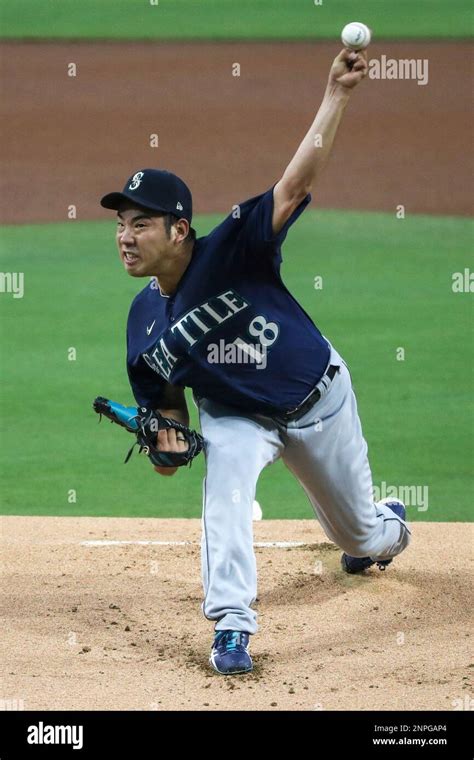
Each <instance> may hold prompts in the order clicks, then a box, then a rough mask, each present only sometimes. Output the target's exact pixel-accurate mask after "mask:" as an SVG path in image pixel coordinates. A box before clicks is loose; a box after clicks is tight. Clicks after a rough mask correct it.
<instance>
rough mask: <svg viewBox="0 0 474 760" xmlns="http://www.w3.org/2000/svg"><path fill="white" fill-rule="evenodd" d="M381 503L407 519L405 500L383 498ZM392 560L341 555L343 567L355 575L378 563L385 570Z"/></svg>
mask: <svg viewBox="0 0 474 760" xmlns="http://www.w3.org/2000/svg"><path fill="white" fill-rule="evenodd" d="M379 503H380V504H385V506H386V507H388V508H389V509H391V510H392V512H394V513H395V514H396V515H397V517H400V519H402V520H404V519H405V515H406V509H405V505H404V503H403V501H400V499H393V498H392V499H390V498H387V499H381V500H380V502H379ZM392 561H393V560H391V559H372V558H371V557H351V556H350V555H349V554H346V553H345V552H344V554H343V555H342V557H341V567H342V569H343V570H344V571H345V572H346V573H349V574H350V575H353V574H355V573H363V572H364V570H367V568H369V567H372V565H377V567H378V569H379V570H385V568H386V567H387V566H388V565H390V563H391V562H392Z"/></svg>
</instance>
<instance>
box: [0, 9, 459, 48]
mask: <svg viewBox="0 0 474 760" xmlns="http://www.w3.org/2000/svg"><path fill="white" fill-rule="evenodd" d="M318 2H319V0H318ZM354 17H355V18H354ZM353 20H359V21H360V20H362V21H364V22H365V23H366V24H368V25H369V26H370V27H371V28H372V29H373V30H374V34H375V39H382V38H384V37H385V38H394V37H402V38H410V37H411V38H414V37H440V38H453V37H467V36H469V35H472V31H473V6H472V3H471V2H469V0H450V2H445V0H398V2H391V0H359V2H357V3H354V2H353V0H337V2H334V1H333V0H322V4H320V5H319V4H315V2H314V0H239V2H235V0H81V2H77V0H1V2H0V36H1V37H4V38H12V37H13V38H15V37H24V38H28V37H29V38H35V37H42V38H55V37H64V38H89V39H93V38H117V39H125V38H128V39H164V40H166V39H169V40H171V39H245V38H248V39H308V40H312V39H315V38H329V39H334V38H335V37H337V36H338V35H339V32H340V30H341V29H342V27H343V26H344V25H345V24H346V23H347V22H348V21H353Z"/></svg>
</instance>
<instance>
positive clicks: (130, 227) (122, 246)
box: [117, 208, 170, 277]
mask: <svg viewBox="0 0 474 760" xmlns="http://www.w3.org/2000/svg"><path fill="white" fill-rule="evenodd" d="M117 246H118V249H119V254H120V259H121V261H122V262H123V265H124V267H125V270H126V271H127V272H128V274H129V275H131V277H147V276H153V275H158V274H159V273H160V270H161V267H160V263H161V264H162V263H163V259H164V257H166V256H167V255H168V253H169V250H170V239H169V238H168V236H167V234H166V229H165V225H164V219H163V217H162V216H159V215H157V216H155V215H150V214H148V213H147V212H146V211H145V210H143V209H139V208H123V209H121V210H120V211H119V212H118V213H117Z"/></svg>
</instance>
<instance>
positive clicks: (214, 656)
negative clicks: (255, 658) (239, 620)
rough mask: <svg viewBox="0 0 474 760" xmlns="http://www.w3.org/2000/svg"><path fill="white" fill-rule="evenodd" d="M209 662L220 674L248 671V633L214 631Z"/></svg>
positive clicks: (250, 661)
mask: <svg viewBox="0 0 474 760" xmlns="http://www.w3.org/2000/svg"><path fill="white" fill-rule="evenodd" d="M209 663H210V665H212V667H213V668H214V670H217V672H218V673H221V674H222V675H237V674H238V673H250V671H251V670H252V668H253V663H252V658H251V657H250V654H249V634H248V633H245V632H244V631H216V636H215V639H214V643H213V645H212V649H211V656H210V657H209Z"/></svg>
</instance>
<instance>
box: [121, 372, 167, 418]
mask: <svg viewBox="0 0 474 760" xmlns="http://www.w3.org/2000/svg"><path fill="white" fill-rule="evenodd" d="M127 372H128V379H129V382H130V387H131V389H132V393H133V396H134V398H135V400H136V402H137V404H138V406H146V407H147V408H148V409H158V408H159V406H160V403H161V400H162V398H163V394H164V390H165V386H166V381H165V380H164V379H163V378H161V377H160V376H159V375H157V374H156V373H155V372H153V370H152V369H150V368H149V367H147V365H146V364H145V363H144V362H143V365H142V366H140V364H139V365H135V364H130V363H129V362H128V361H127Z"/></svg>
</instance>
